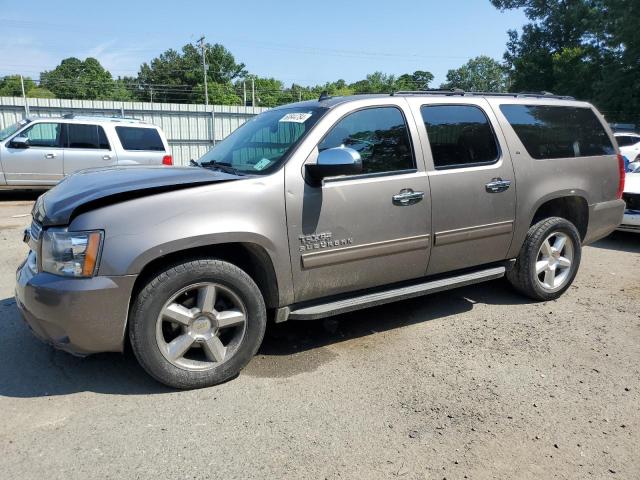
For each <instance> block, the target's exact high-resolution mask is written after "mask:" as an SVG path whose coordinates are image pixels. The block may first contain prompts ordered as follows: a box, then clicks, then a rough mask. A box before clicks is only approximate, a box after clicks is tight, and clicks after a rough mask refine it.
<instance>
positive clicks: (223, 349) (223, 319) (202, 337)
mask: <svg viewBox="0 0 640 480" xmlns="http://www.w3.org/2000/svg"><path fill="white" fill-rule="evenodd" d="M266 324H267V314H266V308H265V304H264V299H263V298H262V294H261V292H260V289H259V288H258V286H257V285H256V284H255V282H254V281H253V279H252V278H251V277H250V276H249V275H247V273H246V272H244V271H243V270H241V269H240V268H238V267H237V266H235V265H233V264H231V263H229V262H225V261H222V260H217V259H211V258H200V259H196V260H192V261H187V262H183V263H177V264H174V265H171V266H168V267H167V268H165V269H164V270H161V271H159V272H157V275H155V276H153V278H150V279H149V280H148V281H147V282H146V284H145V285H144V287H143V288H142V290H141V291H140V293H138V295H137V297H136V298H135V299H134V301H133V304H132V307H131V313H130V315H129V339H130V341H131V347H132V349H133V352H134V354H135V356H136V358H137V359H138V361H139V362H140V365H142V367H143V368H144V369H145V370H146V371H147V373H149V374H150V375H151V376H152V377H154V378H155V379H156V380H158V381H160V382H162V383H164V384H165V385H168V386H171V387H176V388H199V387H208V386H211V385H216V384H218V383H222V382H224V381H226V380H229V379H230V378H233V377H234V376H236V375H237V374H238V373H239V372H240V370H241V369H242V368H243V367H244V366H245V365H246V364H247V363H249V361H250V360H251V358H252V357H253V356H254V355H255V353H256V351H257V350H258V347H259V346H260V343H261V342H262V338H263V336H264V331H265V328H266Z"/></svg>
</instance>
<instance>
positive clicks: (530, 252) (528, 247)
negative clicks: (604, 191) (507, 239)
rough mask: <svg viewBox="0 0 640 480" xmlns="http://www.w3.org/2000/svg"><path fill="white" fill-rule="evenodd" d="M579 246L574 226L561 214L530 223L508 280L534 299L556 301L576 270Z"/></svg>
mask: <svg viewBox="0 0 640 480" xmlns="http://www.w3.org/2000/svg"><path fill="white" fill-rule="evenodd" d="M581 254H582V246H581V242H580V235H579V234H578V230H577V229H576V227H575V226H574V225H573V224H572V223H571V222H569V221H568V220H565V219H564V218H560V217H551V218H546V219H544V220H541V221H540V222H538V223H536V224H535V225H533V226H532V227H531V228H530V229H529V232H528V233H527V237H526V239H525V241H524V244H523V245H522V248H521V249H520V254H519V255H518V258H517V259H516V264H515V266H514V267H513V269H512V270H510V271H509V272H507V279H508V280H509V282H510V283H511V285H513V286H514V287H515V288H516V290H518V291H520V292H521V293H523V294H525V295H527V296H528V297H530V298H532V299H534V300H542V301H547V300H555V299H556V298H558V297H560V295H562V294H563V293H564V291H565V290H566V289H567V288H569V286H570V285H571V283H572V282H573V279H574V278H575V276H576V273H577V272H578V266H579V265H580V258H581Z"/></svg>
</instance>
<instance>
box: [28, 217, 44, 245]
mask: <svg viewBox="0 0 640 480" xmlns="http://www.w3.org/2000/svg"><path fill="white" fill-rule="evenodd" d="M40 235H42V225H40V224H39V223H38V222H36V221H33V222H31V227H30V229H29V236H30V237H31V240H33V241H34V242H37V241H39V240H40Z"/></svg>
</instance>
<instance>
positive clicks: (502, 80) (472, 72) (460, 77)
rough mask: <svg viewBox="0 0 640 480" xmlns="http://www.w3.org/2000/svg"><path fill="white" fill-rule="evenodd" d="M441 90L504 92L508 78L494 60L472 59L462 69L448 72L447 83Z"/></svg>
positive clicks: (484, 58) (488, 58) (486, 58)
mask: <svg viewBox="0 0 640 480" xmlns="http://www.w3.org/2000/svg"><path fill="white" fill-rule="evenodd" d="M441 88H444V89H452V88H461V89H462V90H464V91H467V92H473V91H475V92H504V91H506V90H507V77H506V75H505V71H504V68H503V67H502V66H501V65H500V63H498V62H497V61H495V60H494V59H493V58H490V57H487V56H480V57H476V58H472V59H471V60H469V61H468V62H467V63H465V64H464V65H462V66H461V67H460V68H457V69H455V70H449V71H448V72H447V82H446V83H443V84H442V86H441Z"/></svg>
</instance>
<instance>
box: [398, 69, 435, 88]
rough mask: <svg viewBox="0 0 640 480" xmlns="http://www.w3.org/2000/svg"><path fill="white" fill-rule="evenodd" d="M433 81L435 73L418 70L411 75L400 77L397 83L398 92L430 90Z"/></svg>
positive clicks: (406, 74)
mask: <svg viewBox="0 0 640 480" xmlns="http://www.w3.org/2000/svg"><path fill="white" fill-rule="evenodd" d="M432 81H433V73H431V72H426V71H424V70H416V71H415V72H413V73H411V74H409V73H405V74H404V75H400V76H399V77H398V80H397V82H396V87H397V90H428V89H429V86H430V83H431V82H432Z"/></svg>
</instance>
